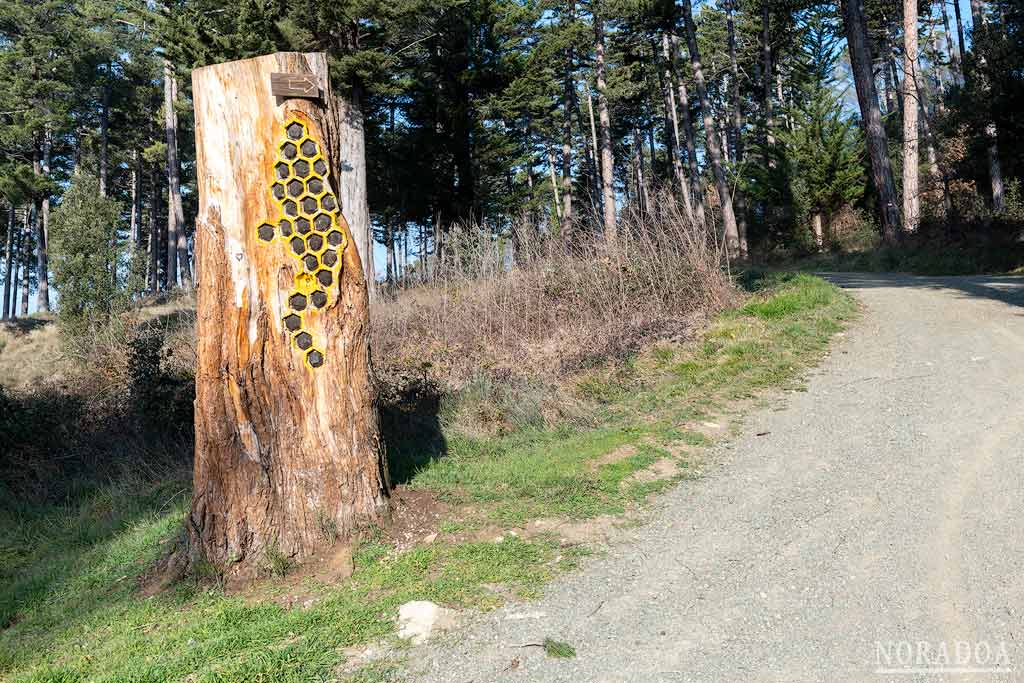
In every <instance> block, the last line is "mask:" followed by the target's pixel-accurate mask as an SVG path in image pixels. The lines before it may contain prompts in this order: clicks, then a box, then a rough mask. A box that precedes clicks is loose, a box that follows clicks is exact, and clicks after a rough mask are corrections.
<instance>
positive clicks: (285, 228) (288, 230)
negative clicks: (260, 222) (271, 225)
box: [277, 218, 292, 237]
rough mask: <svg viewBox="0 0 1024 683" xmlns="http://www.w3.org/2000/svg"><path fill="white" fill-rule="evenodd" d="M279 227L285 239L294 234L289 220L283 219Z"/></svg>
mask: <svg viewBox="0 0 1024 683" xmlns="http://www.w3.org/2000/svg"><path fill="white" fill-rule="evenodd" d="M277 227H278V229H280V230H281V234H282V235H284V236H285V237H288V236H289V235H291V234H292V222H291V221H290V220H288V219H287V218H282V219H281V220H280V221H279V222H278V224H277Z"/></svg>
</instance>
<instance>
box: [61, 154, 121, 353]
mask: <svg viewBox="0 0 1024 683" xmlns="http://www.w3.org/2000/svg"><path fill="white" fill-rule="evenodd" d="M120 223H121V206H120V204H119V202H118V201H117V200H114V199H111V198H109V197H101V196H100V194H99V185H98V182H97V180H96V178H95V177H93V176H89V175H85V174H83V175H79V176H77V177H75V179H74V180H73V182H72V183H71V187H69V188H68V191H67V192H66V193H65V194H64V201H63V202H62V203H61V205H60V207H59V208H58V209H57V210H56V211H54V213H53V225H52V226H51V229H50V233H51V244H50V248H51V253H52V256H53V261H52V266H53V275H54V285H55V286H56V287H57V291H58V292H59V293H60V308H59V309H58V311H59V313H58V315H59V320H60V322H61V325H62V326H63V327H64V329H65V331H66V332H67V333H68V334H70V335H72V336H79V335H82V334H85V333H87V332H88V331H90V330H92V329H95V328H96V327H98V326H100V325H103V324H105V323H106V322H107V321H108V320H109V319H110V317H111V316H112V315H114V314H115V313H116V312H117V311H118V310H120V309H121V308H122V307H123V306H124V304H125V303H126V301H125V298H124V296H123V291H122V290H121V288H120V287H118V285H117V278H116V271H117V267H118V264H119V263H120V261H121V251H122V248H121V247H120V246H119V244H118V242H117V240H116V235H117V231H118V228H119V226H120Z"/></svg>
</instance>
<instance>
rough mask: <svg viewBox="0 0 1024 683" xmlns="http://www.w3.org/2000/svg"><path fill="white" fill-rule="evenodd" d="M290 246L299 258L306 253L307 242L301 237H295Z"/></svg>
mask: <svg viewBox="0 0 1024 683" xmlns="http://www.w3.org/2000/svg"><path fill="white" fill-rule="evenodd" d="M288 244H290V245H291V247H292V251H294V252H295V253H296V254H297V255H298V256H302V255H303V254H305V253H306V242H305V241H304V240H303V239H302V238H301V237H298V236H295V237H293V238H292V240H291V242H289V243H288Z"/></svg>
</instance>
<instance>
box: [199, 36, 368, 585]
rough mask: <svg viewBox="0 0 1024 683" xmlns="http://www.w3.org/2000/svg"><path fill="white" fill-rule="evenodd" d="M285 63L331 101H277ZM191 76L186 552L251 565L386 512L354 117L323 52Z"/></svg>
mask: <svg viewBox="0 0 1024 683" xmlns="http://www.w3.org/2000/svg"><path fill="white" fill-rule="evenodd" d="M272 72H286V73H306V74H313V75H314V76H315V78H316V80H317V82H318V84H319V87H320V89H321V92H322V93H323V99H322V100H310V99H282V100H279V102H280V104H278V103H276V101H275V97H274V96H273V95H272V94H271V91H270V74H271V73H272ZM192 82H193V93H194V103H195V112H196V152H197V157H196V163H197V171H198V172H197V178H198V192H199V215H198V219H197V222H196V226H197V240H196V250H197V254H198V258H197V261H198V264H199V278H198V280H199V290H198V310H197V314H198V327H197V337H198V340H199V346H198V369H197V372H196V452H195V473H194V476H195V486H194V490H195V494H194V499H193V503H192V510H191V513H190V515H189V545H188V548H189V552H188V553H187V554H186V555H185V557H186V558H187V559H188V560H194V559H195V557H196V556H197V555H199V556H202V557H204V558H205V559H206V560H207V561H208V562H211V563H212V564H213V565H214V566H216V567H218V568H220V570H221V571H222V572H224V573H225V574H226V575H229V576H238V577H242V576H248V575H252V574H253V573H257V572H258V571H259V570H260V565H261V563H262V562H263V561H264V560H265V559H266V558H267V556H268V555H271V554H275V553H276V554H279V555H283V556H284V557H288V558H291V559H293V560H296V561H302V560H305V559H309V558H313V557H315V556H316V555H317V554H318V553H320V552H322V551H325V550H326V549H328V548H330V547H331V546H332V545H333V544H334V543H335V541H337V540H339V539H345V538H348V537H350V536H351V535H352V533H353V532H354V531H355V530H356V529H358V528H359V527H360V526H362V525H364V524H367V523H376V522H379V521H381V520H382V519H384V518H385V517H386V516H387V513H388V495H387V490H388V481H387V469H386V464H385V462H384V460H383V452H382V447H381V443H380V437H379V432H378V416H377V408H376V396H375V393H374V389H373V380H372V369H371V365H370V354H369V300H368V294H367V283H366V276H365V271H364V269H363V267H362V264H361V262H360V254H359V252H358V250H357V249H356V248H354V247H353V246H352V244H353V243H354V236H353V235H352V233H351V230H350V228H349V226H348V223H347V221H346V220H345V217H344V216H343V215H342V213H340V212H339V211H338V210H337V208H338V202H337V195H336V194H335V193H334V192H335V190H334V188H338V187H339V182H340V177H341V175H340V173H339V171H340V163H341V160H340V159H339V157H338V153H337V151H338V149H339V136H340V132H339V131H338V125H339V123H340V122H341V121H343V118H341V117H339V115H338V112H337V111H335V110H334V108H335V107H336V106H337V100H336V99H335V98H334V97H333V96H332V94H331V88H330V80H329V78H328V77H327V58H326V55H324V54H323V53H314V54H300V53H295V52H288V53H278V54H274V55H267V56H263V57H257V58H255V59H247V60H242V61H237V62H230V63H226V64H218V65H214V66H208V67H204V68H201V69H197V70H196V71H194V72H193V75H192ZM307 136H308V137H307ZM319 154H322V155H323V156H318V155H319ZM303 178H305V180H302V179H303ZM278 180H280V181H281V182H277V181H278ZM316 196H319V200H318V199H317V198H316ZM293 197H294V199H293ZM277 198H280V199H277ZM317 204H319V206H317ZM302 235H306V237H305V238H303V237H302ZM300 256H301V260H300Z"/></svg>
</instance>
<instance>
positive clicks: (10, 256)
mask: <svg viewBox="0 0 1024 683" xmlns="http://www.w3.org/2000/svg"><path fill="white" fill-rule="evenodd" d="M14 224H15V223H14V205H13V204H12V205H11V206H10V208H8V210H7V248H6V249H5V250H4V303H3V316H2V318H0V319H3V320H7V319H8V318H9V317H11V284H12V282H13V281H12V280H11V277H12V275H13V270H12V268H13V267H14Z"/></svg>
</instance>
